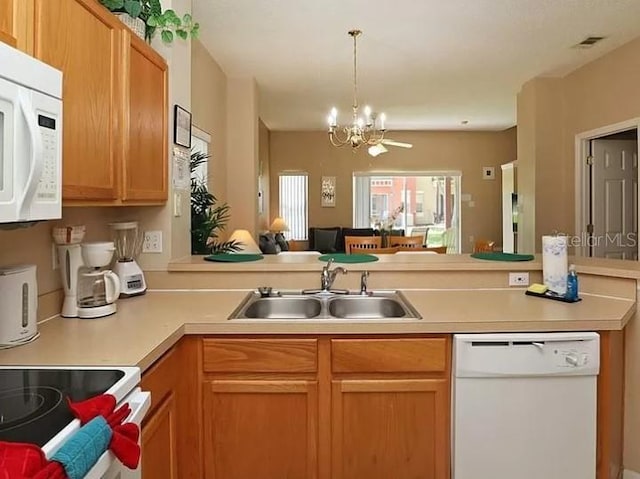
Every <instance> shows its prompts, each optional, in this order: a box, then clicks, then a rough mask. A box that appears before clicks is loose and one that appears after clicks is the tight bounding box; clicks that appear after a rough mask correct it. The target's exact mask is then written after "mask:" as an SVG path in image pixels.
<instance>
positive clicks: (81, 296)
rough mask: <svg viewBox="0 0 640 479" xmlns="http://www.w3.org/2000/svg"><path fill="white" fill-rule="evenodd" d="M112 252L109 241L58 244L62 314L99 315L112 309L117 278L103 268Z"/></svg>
mask: <svg viewBox="0 0 640 479" xmlns="http://www.w3.org/2000/svg"><path fill="white" fill-rule="evenodd" d="M114 251H115V246H114V244H113V242H98V243H82V244H77V243H76V244H59V245H58V253H59V259H60V271H61V273H62V281H63V286H64V293H65V297H64V303H63V305H62V313H61V315H62V316H63V317H65V318H101V317H103V316H108V315H110V314H113V313H115V312H116V304H115V301H116V299H118V296H119V295H120V278H118V276H117V275H116V274H115V273H114V272H112V271H110V270H108V269H106V267H108V266H109V264H110V263H111V259H112V258H113V252H114Z"/></svg>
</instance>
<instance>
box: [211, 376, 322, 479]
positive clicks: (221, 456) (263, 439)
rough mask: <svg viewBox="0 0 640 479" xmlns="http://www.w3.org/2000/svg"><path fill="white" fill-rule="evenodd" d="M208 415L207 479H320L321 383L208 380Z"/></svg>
mask: <svg viewBox="0 0 640 479" xmlns="http://www.w3.org/2000/svg"><path fill="white" fill-rule="evenodd" d="M203 413H204V414H203V418H204V471H205V477H207V478H216V479H223V478H224V479H248V478H260V479H282V478H288V479H313V478H316V477H317V470H318V465H317V461H318V457H317V431H318V384H317V382H316V381H304V380H286V379H284V380H264V381H262V380H214V381H207V382H205V384H204V401H203Z"/></svg>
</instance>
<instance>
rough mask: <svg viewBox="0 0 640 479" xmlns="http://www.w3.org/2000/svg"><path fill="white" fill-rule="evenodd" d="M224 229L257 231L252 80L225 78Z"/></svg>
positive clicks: (255, 122)
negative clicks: (226, 218)
mask: <svg viewBox="0 0 640 479" xmlns="http://www.w3.org/2000/svg"><path fill="white" fill-rule="evenodd" d="M227 125H231V127H230V128H228V129H227V161H228V163H229V166H228V168H227V200H228V201H227V202H228V203H229V206H231V216H230V218H229V224H228V225H227V227H228V230H229V231H230V232H232V231H233V230H235V229H245V230H248V231H249V232H250V233H251V234H252V235H253V236H254V238H257V236H256V233H257V231H258V148H259V126H258V125H259V119H258V86H257V85H256V82H255V80H254V79H253V78H228V79H227Z"/></svg>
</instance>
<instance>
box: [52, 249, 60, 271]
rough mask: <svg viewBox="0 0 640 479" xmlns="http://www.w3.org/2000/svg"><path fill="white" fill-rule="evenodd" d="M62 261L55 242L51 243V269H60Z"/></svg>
mask: <svg viewBox="0 0 640 479" xmlns="http://www.w3.org/2000/svg"><path fill="white" fill-rule="evenodd" d="M59 265H60V262H59V260H58V247H57V245H56V244H55V243H51V269H53V270H54V271H55V270H56V269H58V267H59Z"/></svg>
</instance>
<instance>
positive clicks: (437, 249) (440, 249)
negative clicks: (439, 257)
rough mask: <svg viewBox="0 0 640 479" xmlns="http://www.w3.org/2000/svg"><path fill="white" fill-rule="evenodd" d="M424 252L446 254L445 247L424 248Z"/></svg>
mask: <svg viewBox="0 0 640 479" xmlns="http://www.w3.org/2000/svg"><path fill="white" fill-rule="evenodd" d="M424 250H425V251H427V252H431V253H438V254H447V247H446V246H430V247H428V248H424Z"/></svg>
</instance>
